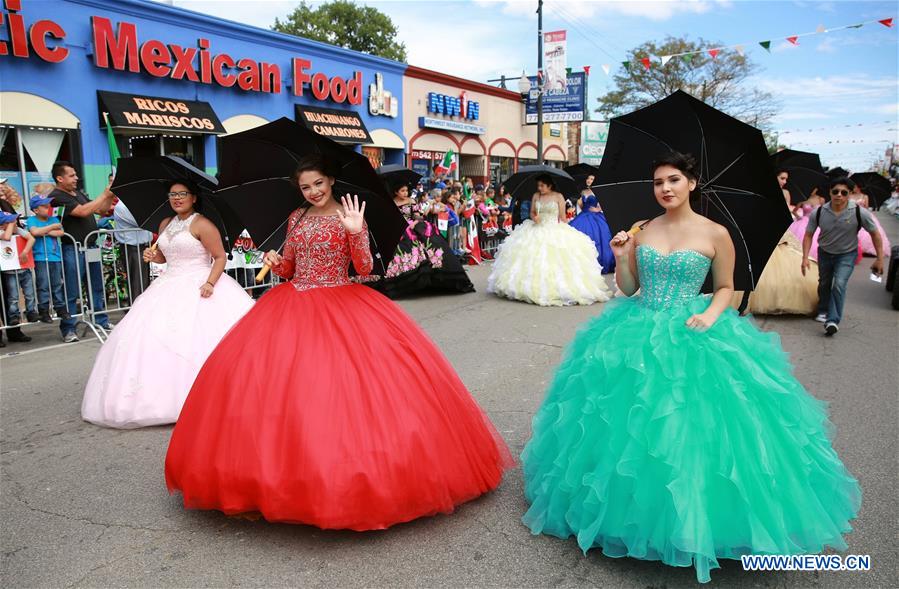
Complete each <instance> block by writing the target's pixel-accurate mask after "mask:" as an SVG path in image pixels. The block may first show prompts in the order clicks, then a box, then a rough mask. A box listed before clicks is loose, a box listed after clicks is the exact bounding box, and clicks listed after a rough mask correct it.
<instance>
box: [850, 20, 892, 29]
mask: <svg viewBox="0 0 899 589" xmlns="http://www.w3.org/2000/svg"><path fill="white" fill-rule="evenodd" d="M889 20H893V19H889ZM863 26H865V23H861V24H858V25H849V26H848V27H846V28H847V29H860V28H862V27H863Z"/></svg>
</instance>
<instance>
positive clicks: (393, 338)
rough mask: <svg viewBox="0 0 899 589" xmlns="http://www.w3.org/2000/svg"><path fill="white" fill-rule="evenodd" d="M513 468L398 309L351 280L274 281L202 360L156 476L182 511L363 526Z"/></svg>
mask: <svg viewBox="0 0 899 589" xmlns="http://www.w3.org/2000/svg"><path fill="white" fill-rule="evenodd" d="M512 463H513V460H512V458H511V455H510V454H509V450H508V448H507V447H506V445H505V443H504V442H503V440H502V438H501V437H500V436H499V434H498V433H497V432H496V430H495V429H494V427H493V425H492V424H491V423H490V421H489V419H488V418H487V416H486V415H485V414H484V412H483V411H482V410H481V408H480V407H479V406H478V404H477V403H476V402H475V400H474V399H473V398H472V397H471V394H470V393H469V392H468V390H467V389H466V388H465V385H464V384H462V381H461V380H460V379H459V377H458V375H457V374H456V372H455V370H453V368H452V366H451V365H450V364H449V362H448V361H447V360H446V358H445V357H444V356H443V354H442V353H441V352H440V350H439V349H438V348H437V347H436V346H435V345H434V343H433V342H432V341H431V340H430V338H428V336H427V335H425V333H424V332H423V331H422V330H421V329H420V328H419V327H418V326H417V325H416V324H415V323H414V322H413V321H412V319H411V318H410V317H409V316H408V315H406V313H405V312H403V310H402V309H400V308H399V307H398V306H397V305H396V304H394V303H393V302H391V301H390V300H389V299H387V298H386V297H384V296H383V295H381V294H380V293H377V292H375V291H373V290H372V289H370V288H367V287H365V286H361V285H356V284H353V285H349V286H340V287H334V288H318V289H313V290H307V291H303V292H298V291H296V289H294V287H293V286H292V285H290V284H283V285H281V286H278V287H277V288H274V289H273V290H272V291H271V292H269V293H267V294H266V295H265V296H263V297H262V298H261V299H260V301H259V302H258V303H257V304H256V305H255V306H254V307H253V309H252V310H251V311H250V312H249V313H248V314H247V315H246V316H245V317H244V318H243V319H242V320H241V321H240V322H238V323H237V325H235V326H234V328H233V329H232V330H231V331H230V332H229V333H228V335H227V336H225V338H224V339H223V340H222V341H221V343H220V344H219V345H218V347H217V348H216V349H215V351H214V352H213V353H212V354H211V355H210V356H209V359H208V360H207V361H206V364H205V365H204V366H203V369H202V370H201V371H200V373H199V375H198V376H197V380H196V381H195V382H194V385H193V388H192V389H191V391H190V394H189V395H188V397H187V401H186V402H185V404H184V408H183V409H182V411H181V415H180V416H179V418H178V422H177V424H176V425H175V429H174V432H173V433H172V439H171V442H170V444H169V449H168V454H167V456H166V462H165V477H166V483H167V485H168V487H169V490H170V491H171V492H174V491H181V493H182V494H183V496H184V505H185V506H186V507H188V508H195V509H217V510H220V511H223V512H224V513H226V514H240V513H259V514H261V515H262V516H263V517H264V518H265V519H267V520H269V521H278V522H289V523H304V524H311V525H314V526H318V527H320V528H331V529H352V530H372V529H383V528H387V527H389V526H391V525H393V524H397V523H400V522H405V521H409V520H412V519H415V518H418V517H421V516H426V515H432V514H437V513H449V512H451V511H452V510H453V508H454V506H456V505H458V504H460V503H463V502H465V501H468V500H470V499H473V498H475V497H477V496H479V495H481V494H483V493H486V492H487V491H490V490H491V489H494V488H495V487H496V486H497V485H499V483H500V479H501V478H502V474H503V471H504V470H505V469H507V468H508V467H510V466H511V465H512Z"/></svg>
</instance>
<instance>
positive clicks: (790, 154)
mask: <svg viewBox="0 0 899 589" xmlns="http://www.w3.org/2000/svg"><path fill="white" fill-rule="evenodd" d="M771 161H772V163H773V164H774V168H775V169H778V168H783V169H784V170H786V171H787V172H788V173H789V175H790V177H789V179H788V180H787V185H786V186H784V188H786V189H787V190H789V191H790V200H791V201H792V204H796V203H800V202H802V201H804V200H806V199H808V197H810V196H811V195H812V191H813V190H815V189H816V188H817V189H818V196H823V197H825V198H827V191H828V190H829V189H830V180H829V179H828V177H827V174H825V173H824V168H823V167H822V166H821V158H820V157H819V156H818V154H817V153H810V152H807V151H797V150H795V149H782V150H781V151H778V152H777V153H775V154H774V155H772V156H771Z"/></svg>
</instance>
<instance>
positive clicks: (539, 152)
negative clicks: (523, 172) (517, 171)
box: [537, 0, 544, 164]
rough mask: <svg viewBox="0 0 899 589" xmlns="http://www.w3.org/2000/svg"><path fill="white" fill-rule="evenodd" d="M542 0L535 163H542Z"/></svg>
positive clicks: (539, 5) (540, 0)
mask: <svg viewBox="0 0 899 589" xmlns="http://www.w3.org/2000/svg"><path fill="white" fill-rule="evenodd" d="M543 87H544V82H543V0H537V163H538V164H543Z"/></svg>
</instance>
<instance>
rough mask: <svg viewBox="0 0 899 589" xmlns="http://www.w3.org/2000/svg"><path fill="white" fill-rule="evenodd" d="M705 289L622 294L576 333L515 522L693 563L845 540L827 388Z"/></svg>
mask: <svg viewBox="0 0 899 589" xmlns="http://www.w3.org/2000/svg"><path fill="white" fill-rule="evenodd" d="M708 304H709V301H708V298H706V297H701V296H697V297H696V298H695V299H692V300H690V301H688V302H687V303H685V304H682V305H680V306H676V307H673V308H668V309H652V308H649V307H647V306H644V305H643V304H642V303H641V302H640V299H639V298H630V299H616V300H614V301H612V302H611V303H609V304H608V305H607V306H606V309H605V311H604V312H603V314H602V315H601V316H599V317H597V318H595V319H592V320H591V321H589V322H588V323H586V324H585V325H584V326H583V327H582V328H581V329H580V330H579V332H578V334H577V336H576V337H575V338H574V341H573V342H572V343H571V344H570V346H569V348H568V350H567V352H566V354H565V358H564V360H563V362H562V364H561V366H560V367H559V369H558V371H557V372H556V375H555V378H554V380H553V383H552V385H551V387H550V389H549V392H548V394H547V396H546V399H545V400H544V402H543V405H542V406H541V408H540V410H539V411H538V412H537V414H536V415H535V416H534V420H533V435H532V438H531V440H530V441H529V442H528V444H527V446H526V447H525V449H524V452H523V454H522V465H523V468H524V478H525V495H526V498H527V500H528V502H529V504H530V508H529V509H528V511H527V513H526V514H525V515H524V518H523V521H524V523H525V524H526V525H527V526H528V527H530V529H531V531H532V532H533V533H534V534H540V533H543V534H550V535H553V536H558V537H560V538H568V537H569V536H576V537H577V541H578V545H579V546H580V547H581V549H582V550H583V551H584V552H585V553H586V551H587V550H589V549H590V548H593V547H598V548H600V549H602V552H603V554H605V555H606V556H611V557H622V556H629V557H632V558H639V559H644V560H660V561H662V562H664V563H665V564H668V565H672V566H691V565H692V566H694V567H695V568H696V575H697V578H698V579H699V581H701V582H707V581H709V578H710V577H709V571H710V569H713V568H718V567H719V565H718V559H720V558H731V559H739V558H740V556H741V555H744V554H809V553H817V552H820V551H822V549H823V548H824V547H825V546H831V547H834V548H837V549H845V548H846V543H845V541H844V540H843V534H844V533H847V532H849V531H851V529H852V528H851V526H850V525H849V521H850V520H851V519H853V518H854V517H855V516H856V514H857V512H858V509H859V506H860V504H861V490H860V489H859V486H858V482H857V481H856V480H855V479H854V478H853V477H852V476H851V475H850V474H849V473H848V472H847V470H846V468H845V467H844V466H843V464H842V462H840V459H839V457H838V456H837V454H836V452H835V451H834V449H833V447H832V446H831V442H830V435H831V433H832V431H833V426H832V424H831V423H830V421H828V419H827V412H826V406H825V403H823V402H822V401H819V400H817V399H815V398H814V397H812V396H811V395H809V394H808V393H807V392H806V391H805V389H803V387H802V385H801V384H800V383H799V382H798V381H797V380H796V378H795V377H793V375H792V369H791V366H790V363H789V361H788V358H787V355H786V353H785V352H784V350H783V348H782V347H781V345H780V338H779V337H778V336H777V335H776V334H774V333H766V332H762V331H760V330H759V329H757V328H756V327H755V326H754V325H753V324H752V323H751V321H750V320H748V319H746V318H743V317H739V316H738V315H737V313H736V312H735V311H733V310H732V309H729V310H727V311H726V312H725V313H724V314H722V315H721V317H719V319H718V321H717V322H716V323H715V324H714V325H713V326H712V328H711V329H709V330H708V331H706V332H704V333H700V332H696V331H693V330H691V329H689V328H687V327H686V326H685V321H686V320H687V318H688V317H689V316H690V315H692V314H694V313H700V312H702V311H704V310H705V309H706V308H707V307H708Z"/></svg>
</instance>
